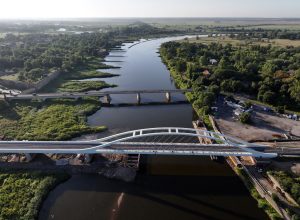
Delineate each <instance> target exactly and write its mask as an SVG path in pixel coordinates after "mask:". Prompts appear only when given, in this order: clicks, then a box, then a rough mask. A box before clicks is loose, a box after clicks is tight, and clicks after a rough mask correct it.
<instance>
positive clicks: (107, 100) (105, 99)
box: [104, 94, 111, 104]
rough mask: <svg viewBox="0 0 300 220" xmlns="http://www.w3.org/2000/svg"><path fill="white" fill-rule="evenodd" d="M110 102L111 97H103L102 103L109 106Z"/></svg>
mask: <svg viewBox="0 0 300 220" xmlns="http://www.w3.org/2000/svg"><path fill="white" fill-rule="evenodd" d="M110 102H111V97H110V95H109V94H107V95H105V96H104V103H106V104H110Z"/></svg>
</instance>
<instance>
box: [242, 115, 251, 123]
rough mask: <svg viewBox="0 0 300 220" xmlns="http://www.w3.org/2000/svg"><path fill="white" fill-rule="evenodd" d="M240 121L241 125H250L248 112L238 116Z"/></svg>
mask: <svg viewBox="0 0 300 220" xmlns="http://www.w3.org/2000/svg"><path fill="white" fill-rule="evenodd" d="M240 121H241V122H242V123H243V124H250V123H251V114H250V113H248V112H244V113H242V114H241V115H240Z"/></svg>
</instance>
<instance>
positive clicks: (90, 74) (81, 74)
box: [66, 70, 119, 80]
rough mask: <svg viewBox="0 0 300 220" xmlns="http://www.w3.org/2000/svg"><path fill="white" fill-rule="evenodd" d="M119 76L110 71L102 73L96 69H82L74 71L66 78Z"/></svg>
mask: <svg viewBox="0 0 300 220" xmlns="http://www.w3.org/2000/svg"><path fill="white" fill-rule="evenodd" d="M114 76H119V75H117V74H112V73H104V72H99V71H97V70H83V71H76V72H74V73H72V74H70V75H68V76H67V77H66V79H70V80H80V79H92V78H108V77H114Z"/></svg>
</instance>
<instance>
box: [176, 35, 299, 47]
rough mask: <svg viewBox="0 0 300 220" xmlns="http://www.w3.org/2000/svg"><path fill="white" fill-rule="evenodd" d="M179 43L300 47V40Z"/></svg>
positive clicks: (225, 39) (226, 39) (203, 39)
mask: <svg viewBox="0 0 300 220" xmlns="http://www.w3.org/2000/svg"><path fill="white" fill-rule="evenodd" d="M179 42H189V43H202V44H210V43H220V44H223V45H225V44H228V43H230V44H232V45H234V46H240V45H241V46H242V45H249V44H253V45H261V46H267V45H269V44H271V45H273V46H279V47H286V46H294V47H300V40H288V39H274V40H269V41H259V40H237V39H232V38H229V37H200V38H198V39H196V38H190V39H185V40H180V41H179Z"/></svg>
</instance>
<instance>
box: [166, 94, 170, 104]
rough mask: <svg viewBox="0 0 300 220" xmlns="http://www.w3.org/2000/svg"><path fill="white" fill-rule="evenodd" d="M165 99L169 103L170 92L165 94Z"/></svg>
mask: <svg viewBox="0 0 300 220" xmlns="http://www.w3.org/2000/svg"><path fill="white" fill-rule="evenodd" d="M166 99H167V102H171V93H170V92H166Z"/></svg>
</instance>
